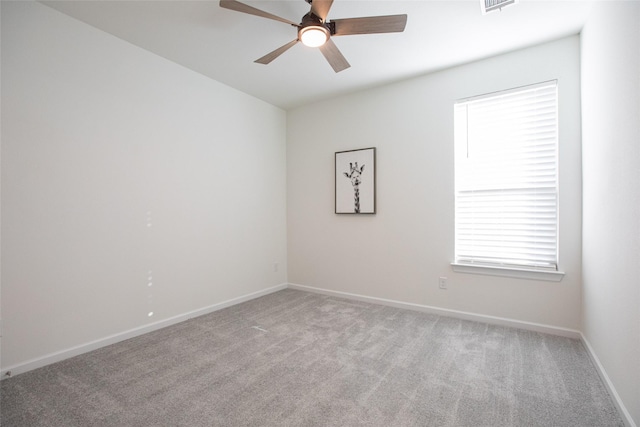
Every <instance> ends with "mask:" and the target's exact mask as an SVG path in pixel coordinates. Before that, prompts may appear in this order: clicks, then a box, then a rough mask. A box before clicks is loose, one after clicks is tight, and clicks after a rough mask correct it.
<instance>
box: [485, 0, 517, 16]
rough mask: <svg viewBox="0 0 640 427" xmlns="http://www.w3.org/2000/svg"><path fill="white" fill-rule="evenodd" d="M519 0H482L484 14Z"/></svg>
mask: <svg viewBox="0 0 640 427" xmlns="http://www.w3.org/2000/svg"><path fill="white" fill-rule="evenodd" d="M517 2H518V0H480V7H481V8H482V14H483V15H486V14H487V13H489V12H493V11H494V10H500V9H502V8H503V7H505V6H509V5H511V4H514V3H517Z"/></svg>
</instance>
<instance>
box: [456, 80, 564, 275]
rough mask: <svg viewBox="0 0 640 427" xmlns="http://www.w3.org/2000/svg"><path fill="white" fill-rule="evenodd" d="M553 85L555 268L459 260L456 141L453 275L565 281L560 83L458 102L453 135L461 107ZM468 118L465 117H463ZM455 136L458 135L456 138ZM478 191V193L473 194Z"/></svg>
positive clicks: (553, 81) (466, 129) (506, 91)
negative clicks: (562, 235) (561, 183)
mask: <svg viewBox="0 0 640 427" xmlns="http://www.w3.org/2000/svg"><path fill="white" fill-rule="evenodd" d="M551 85H553V86H554V87H555V115H556V116H555V163H554V166H555V187H554V190H555V248H554V254H553V255H554V257H555V266H554V268H551V267H549V266H545V267H536V266H531V267H530V266H527V265H521V264H515V263H514V264H509V263H508V262H507V263H503V262H496V263H492V262H482V261H476V262H474V261H473V259H471V260H468V257H464V260H463V259H459V258H458V257H459V252H458V249H459V247H458V245H459V229H458V226H459V221H458V215H459V210H458V203H459V188H458V187H459V182H458V168H459V164H458V156H459V154H458V150H459V146H458V145H459V142H458V139H457V138H455V139H454V170H455V172H454V188H455V191H454V200H455V209H454V215H455V217H454V222H455V224H454V261H453V262H452V263H451V265H452V268H453V271H455V272H460V273H471V274H480V275H491V276H502V277H515V278H524V279H534V280H543V281H554V282H559V281H561V280H562V278H563V277H564V273H563V272H562V271H560V265H559V261H560V256H559V255H560V254H559V248H560V244H559V243H560V242H559V241H560V230H559V226H560V206H559V204H560V197H559V195H560V191H559V138H560V133H559V117H558V113H559V111H558V105H559V85H558V81H557V80H551V81H545V82H540V83H535V84H530V85H525V86H520V87H515V88H510V89H505V90H501V91H496V92H491V93H487V94H483V95H478V96H473V97H468V98H463V99H459V100H456V101H455V103H454V133H457V132H458V127H459V126H460V124H459V123H457V122H456V109H457V108H458V107H459V106H460V105H467V104H469V103H471V102H475V101H478V100H480V101H482V100H489V101H492V100H495V99H497V98H498V97H501V96H505V95H510V94H515V93H522V92H527V91H530V90H534V89H537V88H544V87H549V86H551ZM463 114H465V113H463ZM462 127H463V128H464V130H465V132H467V134H468V128H467V124H466V123H465V124H464V125H463V126H462ZM454 136H455V135H454ZM463 140H464V141H465V143H466V144H467V151H468V149H469V146H468V143H469V139H468V138H467V137H465V136H463ZM471 191H475V190H471Z"/></svg>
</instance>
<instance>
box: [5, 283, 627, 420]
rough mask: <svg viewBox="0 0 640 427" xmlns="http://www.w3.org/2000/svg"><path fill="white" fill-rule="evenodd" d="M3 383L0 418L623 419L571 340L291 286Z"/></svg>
mask: <svg viewBox="0 0 640 427" xmlns="http://www.w3.org/2000/svg"><path fill="white" fill-rule="evenodd" d="M1 393H2V396H1V406H0V408H1V421H2V426H3V427H19V426H30V427H35V426H55V427H60V426H64V427H72V426H83V427H84V426H109V427H113V426H136V427H139V426H190V427H194V426H359V425H363V426H385V427H387V426H491V427H499V426H563V427H567V426H580V427H585V426H598V427H604V426H624V423H623V421H622V419H621V418H620V417H619V415H618V413H617V412H616V409H615V408H614V406H613V403H612V401H611V399H610V397H609V395H608V394H607V392H606V390H605V388H604V385H603V384H602V382H601V380H600V378H599V377H598V374H597V372H596V371H595V369H594V367H593V365H592V364H591V361H590V359H589V356H588V355H587V353H586V351H585V349H584V348H583V346H582V344H581V343H580V341H577V340H572V339H568V338H561V337H556V336H552V335H545V334H540V333H535V332H529V331H523V330H518V329H512V328H506V327H500V326H492V325H486V324H483V323H477V322H470V321H464V320H458V319H453V318H447V317H441V316H436V315H431V314H425V313H419V312H415V311H407V310H402V309H397V308H391V307H387V306H382V305H373V304H368V303H363V302H356V301H350V300H346V299H339V298H334V297H328V296H323V295H318V294H312V293H307V292H301V291H296V290H284V291H280V292H277V293H274V294H271V295H267V296H264V297H262V298H258V299H255V300H252V301H249V302H246V303H243V304H239V305H236V306H234V307H230V308H227V309H224V310H220V311H217V312H214V313H212V314H209V315H206V316H202V317H198V318H196V319H192V320H189V321H187V322H184V323H181V324H178V325H174V326H172V327H169V328H165V329H163V330H160V331H156V332H153V333H150V334H147V335H144V336H141V337H138V338H134V339H130V340H127V341H124V342H121V343H118V344H115V345H111V346H108V347H105V348H102V349H99V350H96V351H93V352H91V353H87V354H84V355H81V356H78V357H75V358H72V359H68V360H65V361H63V362H60V363H56V364H54V365H50V366H47V367H44V368H41V369H37V370H34V371H31V372H28V373H25V374H22V375H18V376H16V377H13V378H10V379H7V380H4V381H2V382H1Z"/></svg>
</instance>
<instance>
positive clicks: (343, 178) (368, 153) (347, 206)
mask: <svg viewBox="0 0 640 427" xmlns="http://www.w3.org/2000/svg"><path fill="white" fill-rule="evenodd" d="M335 168H336V170H335V180H336V213H337V214H374V213H376V149H375V147H373V148H362V149H360V150H350V151H339V152H337V153H336V159H335Z"/></svg>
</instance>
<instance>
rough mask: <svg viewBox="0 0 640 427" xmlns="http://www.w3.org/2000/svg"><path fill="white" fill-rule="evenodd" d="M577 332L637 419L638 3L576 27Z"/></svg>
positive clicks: (607, 5) (599, 8) (609, 8)
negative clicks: (579, 176) (579, 130)
mask: <svg viewBox="0 0 640 427" xmlns="http://www.w3.org/2000/svg"><path fill="white" fill-rule="evenodd" d="M581 40H582V101H583V102H582V111H583V180H584V183H583V186H584V196H583V203H584V208H583V209H584V214H583V215H584V219H583V246H584V247H583V261H582V264H583V280H584V290H583V294H584V295H583V303H582V306H583V309H582V310H583V333H584V336H585V337H586V339H587V341H588V342H589V343H590V345H591V347H592V348H593V349H594V351H595V353H596V355H597V357H598V359H599V361H600V363H601V364H602V366H603V367H604V370H605V372H606V374H607V375H608V377H609V379H610V380H611V382H612V384H613V385H614V387H615V389H616V391H617V392H618V394H619V396H620V398H621V399H622V401H623V404H624V406H625V407H626V410H627V411H628V414H630V416H631V417H632V418H633V420H634V421H635V424H636V425H640V2H596V3H595V5H594V9H593V11H592V13H591V15H590V18H589V21H588V22H587V24H586V26H585V28H584V30H583V32H582V39H581Z"/></svg>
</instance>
